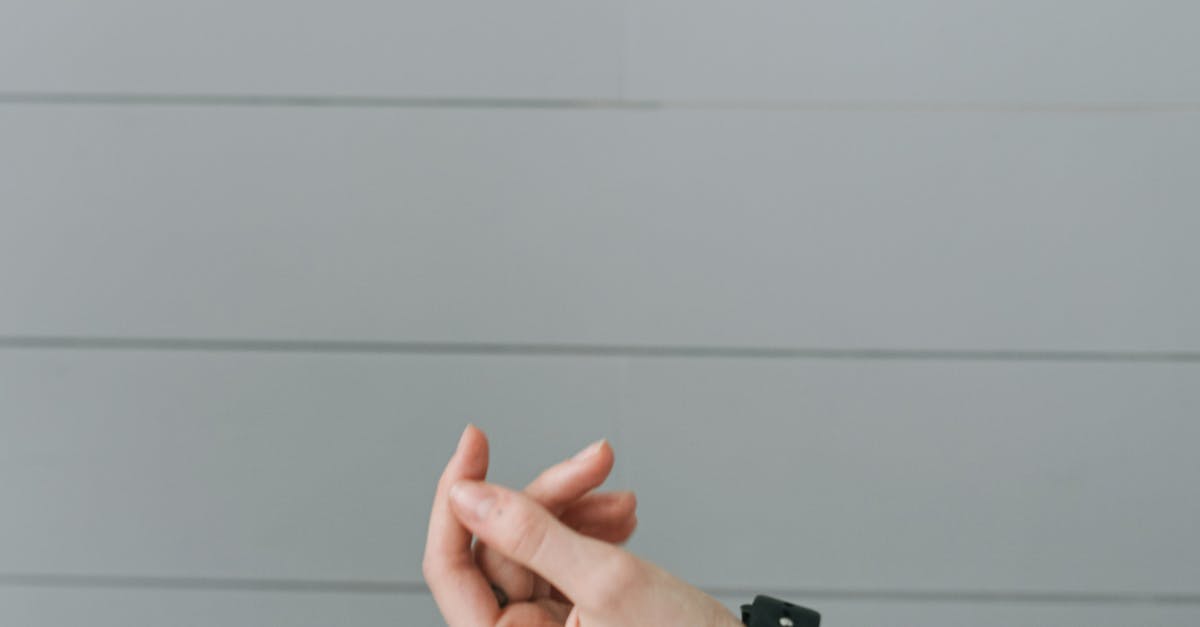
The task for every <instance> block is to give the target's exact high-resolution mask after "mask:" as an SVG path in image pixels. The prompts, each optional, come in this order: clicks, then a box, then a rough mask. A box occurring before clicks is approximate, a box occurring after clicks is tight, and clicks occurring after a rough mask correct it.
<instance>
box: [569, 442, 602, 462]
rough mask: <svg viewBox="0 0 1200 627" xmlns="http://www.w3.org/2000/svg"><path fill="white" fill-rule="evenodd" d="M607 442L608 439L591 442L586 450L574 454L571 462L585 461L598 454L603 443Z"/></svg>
mask: <svg viewBox="0 0 1200 627" xmlns="http://www.w3.org/2000/svg"><path fill="white" fill-rule="evenodd" d="M607 441H608V439H607V438H605V439H603V440H597V441H595V442H592V443H591V444H589V445H588V447H587V448H585V449H583V450H582V451H579V452H578V453H576V454H575V457H572V458H571V461H579V460H581V459H587V458H589V457H591V456H592V455H595V454H596V453H599V452H600V449H601V448H604V443H605V442H607Z"/></svg>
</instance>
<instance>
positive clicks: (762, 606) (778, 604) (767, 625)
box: [742, 594, 821, 627]
mask: <svg viewBox="0 0 1200 627" xmlns="http://www.w3.org/2000/svg"><path fill="white" fill-rule="evenodd" d="M742 623H743V624H745V625H746V626H747V627H818V626H819V625H820V624H821V615H820V614H818V613H816V612H814V611H812V610H810V609H808V608H807V607H800V606H799V605H792V604H791V603H788V602H787V601H780V600H779V599H772V598H771V597H768V596H763V595H761V594H760V595H758V596H756V597H754V603H751V604H749V605H743V606H742Z"/></svg>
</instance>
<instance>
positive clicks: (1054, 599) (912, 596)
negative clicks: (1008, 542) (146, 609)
mask: <svg viewBox="0 0 1200 627" xmlns="http://www.w3.org/2000/svg"><path fill="white" fill-rule="evenodd" d="M0 586H6V587H37V588H59V589H158V590H162V589H172V590H193V591H243V592H294V593H347V594H365V595H413V594H420V595H427V594H429V588H428V586H427V585H426V584H424V583H423V582H417V581H387V580H353V579H351V580H339V579H329V580H326V579H268V578H239V577H168V576H135V575H96V574H93V575H79V574H54V573H0ZM702 589H703V590H704V591H705V592H707V593H708V594H710V595H712V596H719V597H729V596H745V597H747V600H749V598H748V597H750V596H751V595H754V594H770V595H776V596H781V597H787V598H789V599H794V600H805V599H813V600H822V599H823V600H836V599H842V600H861V601H926V602H939V603H955V602H972V603H1059V604H1084V605H1087V604H1096V605H1099V604H1105V605H1121V604H1160V605H1200V594H1180V593H1139V592H1079V591H1029V590H953V589H947V590H912V589H885V588H881V589H852V588H804V587H796V588H754V587H749V586H747V587H741V586H737V587H702Z"/></svg>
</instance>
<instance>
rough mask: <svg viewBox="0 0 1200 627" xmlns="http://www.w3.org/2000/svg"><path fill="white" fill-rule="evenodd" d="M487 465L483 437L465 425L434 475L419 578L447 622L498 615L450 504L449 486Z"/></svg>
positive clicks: (488, 621) (473, 622)
mask: <svg viewBox="0 0 1200 627" xmlns="http://www.w3.org/2000/svg"><path fill="white" fill-rule="evenodd" d="M487 467H488V444H487V437H486V436H484V434H483V432H482V431H480V430H479V429H478V428H476V427H475V426H474V425H468V426H467V428H466V430H464V431H463V434H462V438H461V439H460V440H459V442H458V448H457V450H455V452H454V455H453V456H452V457H451V458H450V462H449V463H448V464H446V469H445V471H443V472H442V477H441V479H440V480H439V481H438V486H437V494H436V495H435V496H434V499H433V509H432V511H431V512H430V515H429V535H428V536H427V538H426V541H425V560H424V563H423V564H422V568H423V571H424V575H425V581H426V583H428V584H429V590H430V592H432V593H433V597H434V599H435V600H436V601H437V605H438V608H439V609H441V611H442V616H443V617H444V618H445V619H446V622H447V624H449V625H450V627H491V626H492V625H494V624H495V623H496V619H497V617H498V616H499V615H500V606H499V604H498V603H497V602H496V596H495V593H493V592H492V589H491V586H489V585H488V583H487V580H486V579H484V577H483V573H481V572H480V571H479V569H478V568H477V567H476V566H475V559H474V557H473V555H472V553H471V532H470V531H469V530H467V529H466V528H465V527H463V526H462V524H461V523H459V521H458V519H457V518H456V517H455V516H454V513H453V511H452V510H451V509H450V508H451V505H450V487H451V486H453V485H454V484H455V483H456V482H458V481H460V480H462V479H475V480H480V479H483V478H484V477H486V476H487Z"/></svg>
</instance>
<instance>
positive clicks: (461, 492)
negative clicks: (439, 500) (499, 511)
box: [450, 481, 496, 520]
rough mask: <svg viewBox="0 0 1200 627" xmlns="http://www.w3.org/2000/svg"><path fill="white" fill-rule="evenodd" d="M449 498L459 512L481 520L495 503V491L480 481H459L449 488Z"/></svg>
mask: <svg viewBox="0 0 1200 627" xmlns="http://www.w3.org/2000/svg"><path fill="white" fill-rule="evenodd" d="M450 500H451V501H453V502H454V505H455V507H457V508H458V511H459V513H461V514H463V515H464V516H467V517H469V518H473V519H475V520H483V519H484V517H486V516H487V515H488V512H490V511H492V506H493V505H495V504H496V491H495V490H493V489H492V488H491V487H489V486H487V485H485V484H482V483H476V482H474V481H460V482H458V483H456V484H454V487H452V488H450Z"/></svg>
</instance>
